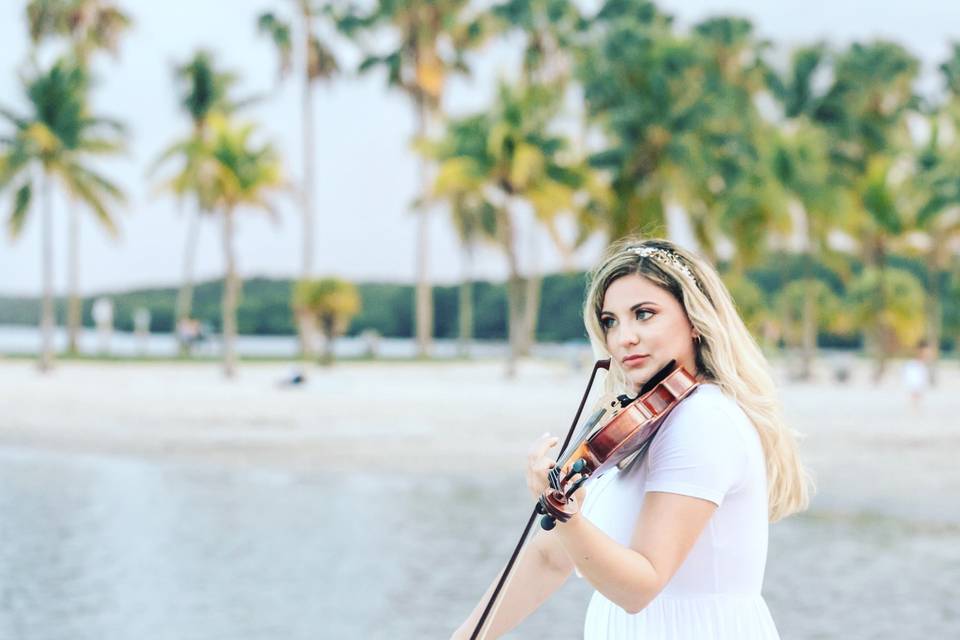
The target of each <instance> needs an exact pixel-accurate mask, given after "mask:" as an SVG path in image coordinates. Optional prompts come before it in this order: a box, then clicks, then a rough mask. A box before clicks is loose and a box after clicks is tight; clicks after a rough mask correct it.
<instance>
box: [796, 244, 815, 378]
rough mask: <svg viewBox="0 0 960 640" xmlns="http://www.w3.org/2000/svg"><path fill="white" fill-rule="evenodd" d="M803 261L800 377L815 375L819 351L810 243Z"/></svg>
mask: <svg viewBox="0 0 960 640" xmlns="http://www.w3.org/2000/svg"><path fill="white" fill-rule="evenodd" d="M807 246H808V250H807V252H806V253H805V254H804V261H803V312H802V313H803V318H802V320H801V324H802V334H801V343H800V376H799V377H800V379H801V380H810V379H811V378H812V377H813V359H814V357H815V355H816V352H817V301H816V298H815V296H816V289H815V288H814V284H815V282H814V279H813V256H812V255H811V252H810V249H809V246H810V245H809V244H808V245H807Z"/></svg>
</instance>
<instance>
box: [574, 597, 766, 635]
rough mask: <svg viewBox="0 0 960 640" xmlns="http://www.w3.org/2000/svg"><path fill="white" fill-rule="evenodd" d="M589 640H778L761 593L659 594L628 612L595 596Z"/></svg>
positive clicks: (588, 626)
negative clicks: (639, 608)
mask: <svg viewBox="0 0 960 640" xmlns="http://www.w3.org/2000/svg"><path fill="white" fill-rule="evenodd" d="M583 637H584V640H641V639H642V640H779V639H780V635H779V634H778V633H777V627H776V625H774V623H773V618H772V617H771V616H770V610H769V609H767V603H766V602H764V600H763V597H762V596H760V595H727V594H714V595H703V596H699V595H697V596H690V597H675V596H668V595H663V594H661V595H659V596H657V597H656V598H655V599H654V600H653V602H651V603H650V604H649V605H648V606H647V607H646V608H645V609H644V610H643V611H641V612H639V613H636V614H633V615H631V614H629V613H627V612H626V611H624V610H623V609H621V608H620V607H618V606H617V605H615V604H613V603H612V602H610V601H609V600H607V599H606V598H605V597H604V596H603V595H601V594H600V593H599V592H594V594H593V598H592V599H591V600H590V606H589V607H588V608H587V618H586V622H585V623H584V631H583Z"/></svg>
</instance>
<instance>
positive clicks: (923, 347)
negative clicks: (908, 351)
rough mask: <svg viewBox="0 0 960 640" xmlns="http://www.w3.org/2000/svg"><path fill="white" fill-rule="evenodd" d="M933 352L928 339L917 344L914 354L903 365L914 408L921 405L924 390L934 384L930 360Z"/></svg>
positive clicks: (905, 381)
mask: <svg viewBox="0 0 960 640" xmlns="http://www.w3.org/2000/svg"><path fill="white" fill-rule="evenodd" d="M932 359H933V352H932V350H931V349H930V345H929V344H927V341H926V340H921V341H920V343H919V344H918V345H917V348H916V352H915V353H914V356H913V357H912V358H910V359H909V360H907V361H906V363H904V365H903V371H902V373H903V386H904V387H905V388H906V389H907V393H909V394H910V402H911V404H912V405H913V407H914V408H917V407H919V406H920V403H921V401H922V400H923V394H924V392H925V391H926V390H927V389H929V388H930V387H931V386H932V377H931V375H930V373H931V372H930V362H931V360H932Z"/></svg>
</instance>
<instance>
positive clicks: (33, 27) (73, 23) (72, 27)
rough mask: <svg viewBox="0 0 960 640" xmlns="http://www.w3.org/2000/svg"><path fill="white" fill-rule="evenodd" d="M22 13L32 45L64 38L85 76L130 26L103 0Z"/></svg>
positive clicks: (74, 325)
mask: <svg viewBox="0 0 960 640" xmlns="http://www.w3.org/2000/svg"><path fill="white" fill-rule="evenodd" d="M26 13H27V24H28V28H29V31H30V39H31V41H32V42H33V44H34V45H35V46H36V45H39V44H41V43H42V42H44V41H48V40H54V39H59V38H65V39H66V40H67V42H68V51H69V54H70V55H71V56H73V58H74V59H75V60H76V62H77V64H78V66H79V67H80V68H81V69H83V70H84V71H85V72H87V73H89V67H90V58H91V57H92V55H93V54H94V53H95V52H97V51H101V50H103V51H108V52H110V53H111V54H113V55H114V56H116V54H117V49H118V45H119V41H120V36H121V35H122V34H123V33H124V32H125V31H127V30H129V28H130V26H131V21H130V18H129V16H128V15H127V14H125V13H124V12H123V11H121V10H120V9H119V8H117V7H116V6H115V5H114V3H112V2H106V1H104V0H30V2H29V3H28V4H27V9H26ZM69 219H70V233H69V235H68V242H69V246H68V259H67V266H68V271H67V282H68V285H67V288H68V303H67V352H68V353H76V352H77V341H78V336H79V332H80V326H81V324H82V318H81V315H82V314H81V303H80V216H79V212H78V211H77V209H76V207H73V206H71V207H70V209H69Z"/></svg>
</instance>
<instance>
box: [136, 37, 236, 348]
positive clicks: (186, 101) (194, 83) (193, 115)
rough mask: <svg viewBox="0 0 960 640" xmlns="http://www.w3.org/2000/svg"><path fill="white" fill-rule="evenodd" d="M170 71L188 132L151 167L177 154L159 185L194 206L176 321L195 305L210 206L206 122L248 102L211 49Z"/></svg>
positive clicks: (178, 294)
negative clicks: (202, 229) (237, 94)
mask: <svg viewBox="0 0 960 640" xmlns="http://www.w3.org/2000/svg"><path fill="white" fill-rule="evenodd" d="M174 77H175V79H176V81H177V83H178V85H179V87H180V92H181V97H180V105H181V107H183V110H184V111H186V112H187V114H188V115H189V117H190V120H191V123H192V131H191V133H190V135H189V136H188V137H187V138H185V139H183V140H178V141H177V142H175V143H174V144H172V145H171V146H170V147H168V148H167V149H165V150H164V151H163V152H162V153H161V154H160V155H159V156H158V158H157V159H156V160H155V161H154V164H153V166H152V167H151V170H150V173H153V172H155V171H156V170H157V169H158V168H159V167H160V166H161V165H163V164H165V163H166V162H167V161H169V160H172V159H174V158H179V159H180V161H181V163H182V164H181V168H180V170H179V171H178V173H177V174H176V175H175V176H174V177H172V178H170V179H169V180H168V181H166V182H165V183H164V184H163V185H162V186H163V188H164V189H165V190H166V191H169V192H171V193H173V194H174V195H175V196H176V197H177V198H178V199H181V200H182V199H183V198H187V197H190V198H193V199H194V200H195V201H196V207H197V211H196V213H195V214H194V215H192V216H190V222H189V224H188V228H187V240H186V250H185V251H184V259H183V283H182V284H181V286H180V291H179V292H178V293H177V301H176V309H175V316H176V326H180V323H181V322H182V321H184V320H187V319H189V318H190V315H191V308H192V306H193V262H194V258H195V254H196V246H197V238H198V231H199V223H200V220H201V218H202V217H203V214H204V213H209V212H210V210H211V209H212V207H213V204H212V194H211V193H210V191H211V187H210V184H209V183H210V178H211V175H212V173H213V168H212V167H211V166H210V158H209V156H208V155H207V153H206V148H207V136H208V128H209V127H208V123H209V120H210V117H211V115H212V114H213V113H216V112H220V113H224V114H231V113H233V112H234V111H236V110H237V109H239V108H241V107H242V106H244V105H246V104H248V103H249V102H250V100H249V99H246V100H236V99H233V98H231V97H230V92H231V89H232V88H233V86H234V85H235V84H236V82H237V77H236V75H235V74H233V73H230V72H223V71H218V70H217V69H216V64H215V61H214V59H213V54H212V53H210V52H209V51H205V50H200V51H197V52H196V53H195V54H194V55H193V58H191V59H190V60H189V61H188V62H187V63H185V64H183V65H179V66H177V67H176V68H175V70H174ZM179 345H180V346H179V349H180V355H181V356H184V355H186V354H187V349H188V344H187V343H186V341H183V340H181V341H180V342H179Z"/></svg>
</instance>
